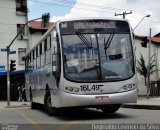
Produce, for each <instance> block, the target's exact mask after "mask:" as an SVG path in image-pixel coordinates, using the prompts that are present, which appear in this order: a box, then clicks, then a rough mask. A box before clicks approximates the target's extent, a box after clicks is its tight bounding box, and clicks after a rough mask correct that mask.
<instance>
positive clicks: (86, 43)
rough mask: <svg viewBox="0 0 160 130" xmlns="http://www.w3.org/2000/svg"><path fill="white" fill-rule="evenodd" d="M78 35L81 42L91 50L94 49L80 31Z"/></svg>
mask: <svg viewBox="0 0 160 130" xmlns="http://www.w3.org/2000/svg"><path fill="white" fill-rule="evenodd" d="M76 35H77V36H78V37H79V38H80V39H81V41H82V42H83V43H84V44H85V45H86V46H87V47H88V48H89V49H92V48H93V47H92V44H91V43H90V42H89V41H88V39H87V38H86V37H85V36H84V35H83V34H82V33H81V32H79V31H76Z"/></svg>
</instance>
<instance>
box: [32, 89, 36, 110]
mask: <svg viewBox="0 0 160 130" xmlns="http://www.w3.org/2000/svg"><path fill="white" fill-rule="evenodd" d="M30 102H31V109H36V108H37V105H36V103H34V102H33V96H32V90H31V88H30Z"/></svg>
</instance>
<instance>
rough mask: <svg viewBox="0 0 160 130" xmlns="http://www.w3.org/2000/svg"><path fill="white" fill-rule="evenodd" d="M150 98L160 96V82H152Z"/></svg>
mask: <svg viewBox="0 0 160 130" xmlns="http://www.w3.org/2000/svg"><path fill="white" fill-rule="evenodd" d="M150 96H160V81H151V82H150Z"/></svg>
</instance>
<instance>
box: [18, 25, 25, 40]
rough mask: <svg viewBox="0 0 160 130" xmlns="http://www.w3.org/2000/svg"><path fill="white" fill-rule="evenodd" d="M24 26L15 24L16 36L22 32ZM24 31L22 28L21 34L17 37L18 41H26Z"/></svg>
mask: <svg viewBox="0 0 160 130" xmlns="http://www.w3.org/2000/svg"><path fill="white" fill-rule="evenodd" d="M24 26H25V25H24V24H17V34H18V33H19V32H20V31H21V30H22V28H23V27H24ZM26 34H27V33H26V29H25V28H24V29H23V30H22V31H21V33H20V34H19V35H18V39H26Z"/></svg>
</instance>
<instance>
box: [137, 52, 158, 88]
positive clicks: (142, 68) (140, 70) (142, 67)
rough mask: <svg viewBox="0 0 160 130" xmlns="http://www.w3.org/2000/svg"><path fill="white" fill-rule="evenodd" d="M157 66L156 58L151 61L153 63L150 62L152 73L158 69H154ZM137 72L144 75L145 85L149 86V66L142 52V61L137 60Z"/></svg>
mask: <svg viewBox="0 0 160 130" xmlns="http://www.w3.org/2000/svg"><path fill="white" fill-rule="evenodd" d="M153 56H154V55H153ZM153 56H152V57H153ZM152 57H151V58H152ZM155 66H156V65H155V60H153V61H151V63H150V74H152V73H153V72H155V71H156V70H153V68H154V67H155ZM137 72H138V73H139V74H140V75H142V76H143V77H144V82H145V86H147V77H148V71H147V66H146V65H145V60H144V58H143V56H142V54H141V58H140V61H137Z"/></svg>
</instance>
